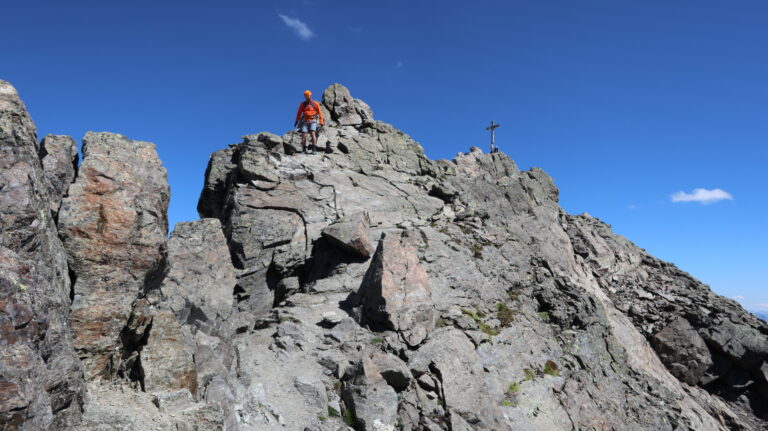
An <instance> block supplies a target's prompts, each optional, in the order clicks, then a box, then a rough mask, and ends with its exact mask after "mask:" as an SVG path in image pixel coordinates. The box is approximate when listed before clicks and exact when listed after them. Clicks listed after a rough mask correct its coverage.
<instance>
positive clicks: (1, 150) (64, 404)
mask: <svg viewBox="0 0 768 431" xmlns="http://www.w3.org/2000/svg"><path fill="white" fill-rule="evenodd" d="M36 139H37V132H36V131H35V126H34V124H33V123H32V120H31V118H30V117H29V115H28V114H27V111H26V108H25V107H24V104H23V103H22V102H21V100H20V99H19V97H18V94H17V93H16V90H15V89H14V88H13V87H12V86H11V85H10V84H9V83H7V82H5V81H0V429H3V430H15V429H23V430H27V429H28V430H34V429H65V428H67V427H70V426H72V425H73V424H76V423H77V422H78V421H79V418H80V413H81V409H82V404H83V396H84V392H85V384H84V381H83V375H82V369H81V366H80V362H79V361H78V360H77V356H76V355H75V352H74V350H73V348H72V332H71V330H70V328H69V325H68V322H67V318H68V315H69V302H70V301H69V287H70V280H69V276H68V272H67V262H66V258H65V255H64V249H63V248H62V246H61V242H60V241H59V238H58V237H57V235H56V227H55V225H54V222H53V219H52V217H51V211H50V209H51V208H52V207H55V205H54V201H53V200H52V199H51V197H50V196H51V195H50V193H49V191H48V180H47V176H48V172H44V171H43V169H42V165H41V163H40V160H39V159H38V154H37V145H36Z"/></svg>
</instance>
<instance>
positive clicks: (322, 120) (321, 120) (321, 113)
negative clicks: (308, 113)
mask: <svg viewBox="0 0 768 431" xmlns="http://www.w3.org/2000/svg"><path fill="white" fill-rule="evenodd" d="M315 108H317V115H319V116H320V124H323V125H324V124H325V120H324V119H323V110H322V109H320V104H319V103H317V102H315Z"/></svg>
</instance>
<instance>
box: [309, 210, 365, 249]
mask: <svg viewBox="0 0 768 431" xmlns="http://www.w3.org/2000/svg"><path fill="white" fill-rule="evenodd" d="M369 224H370V221H369V220H368V217H367V216H365V215H364V214H355V215H353V216H350V217H348V218H346V219H343V220H340V221H338V222H336V223H333V224H331V225H330V226H328V227H326V228H325V229H323V231H322V232H323V236H325V237H326V238H329V239H330V240H331V241H332V242H333V243H334V244H337V245H338V246H340V247H341V248H342V249H344V250H347V251H348V252H350V253H353V254H355V255H358V256H360V257H363V258H367V257H370V256H371V254H373V251H374V248H373V245H372V244H371V241H370V240H369V239H368V226H369Z"/></svg>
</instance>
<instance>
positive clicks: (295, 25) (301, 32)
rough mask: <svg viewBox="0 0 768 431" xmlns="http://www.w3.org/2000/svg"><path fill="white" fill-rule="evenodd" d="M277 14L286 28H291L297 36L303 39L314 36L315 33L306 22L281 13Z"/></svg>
mask: <svg viewBox="0 0 768 431" xmlns="http://www.w3.org/2000/svg"><path fill="white" fill-rule="evenodd" d="M277 16H279V17H280V19H282V20H283V22H284V23H285V25H287V26H288V28H290V29H291V30H293V32H294V33H296V36H299V38H301V39H304V40H309V39H312V38H313V37H315V33H314V32H313V31H312V30H310V29H309V27H308V26H307V24H306V23H304V22H303V21H302V20H300V19H298V18H291V17H289V16H285V15H283V14H277Z"/></svg>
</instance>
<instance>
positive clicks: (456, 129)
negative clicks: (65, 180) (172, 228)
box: [0, 0, 768, 309]
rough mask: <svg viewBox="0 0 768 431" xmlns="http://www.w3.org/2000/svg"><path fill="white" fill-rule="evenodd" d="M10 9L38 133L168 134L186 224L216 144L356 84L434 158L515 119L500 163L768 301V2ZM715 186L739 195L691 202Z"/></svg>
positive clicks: (274, 124)
mask: <svg viewBox="0 0 768 431" xmlns="http://www.w3.org/2000/svg"><path fill="white" fill-rule="evenodd" d="M2 10H3V18H4V19H3V24H2V26H0V36H2V40H3V53H2V55H1V56H0V78H2V79H6V80H8V81H10V82H11V83H13V84H14V85H15V86H16V87H17V88H18V90H19V91H20V93H21V95H22V97H23V99H24V100H25V102H26V103H27V106H28V108H29V110H30V111H31V114H32V116H33V118H34V120H35V122H36V123H37V126H38V131H39V133H40V135H41V136H42V135H44V134H46V133H59V134H69V135H72V136H74V137H75V138H76V139H81V138H82V136H83V135H84V133H85V132H86V131H88V130H95V131H112V132H117V133H122V134H125V135H127V136H129V137H131V138H133V139H141V140H148V141H152V142H155V143H157V145H158V149H159V153H160V156H161V158H162V160H163V162H164V164H165V166H166V167H167V169H168V175H169V180H170V184H171V188H172V194H173V197H172V202H171V210H170V219H171V224H172V225H173V224H174V223H176V222H179V221H184V220H191V219H195V218H197V214H196V212H195V206H196V202H197V197H198V194H199V192H200V189H201V187H202V182H203V173H204V170H205V166H206V163H207V161H208V156H209V154H210V153H211V152H213V151H215V150H218V149H221V148H224V147H226V146H227V145H228V144H231V143H236V142H239V141H240V136H242V135H244V134H247V133H254V132H259V131H262V130H269V131H272V132H275V133H278V134H282V133H283V132H285V131H286V130H288V128H289V127H291V125H292V122H293V116H294V113H295V109H296V106H297V104H298V103H299V101H300V100H301V93H302V91H303V90H305V89H311V90H313V91H314V92H315V93H319V92H321V91H322V90H323V89H324V88H325V87H326V86H327V85H329V84H331V83H333V82H340V83H342V84H344V85H346V86H348V87H349V88H350V90H351V91H352V94H353V96H355V97H358V98H361V99H363V100H365V101H366V102H368V103H369V104H370V105H371V107H372V108H373V110H374V114H375V117H376V118H377V119H380V120H383V121H386V122H389V123H392V124H394V125H395V126H396V127H398V128H400V129H402V130H404V131H406V132H407V133H409V134H411V135H412V136H413V137H414V138H415V139H416V140H418V141H419V142H421V144H422V145H423V146H424V148H425V150H426V153H427V155H429V156H430V157H431V158H450V157H453V156H454V155H455V153H456V152H458V151H466V150H467V149H468V148H469V147H470V146H471V145H479V146H482V147H484V148H485V147H486V145H487V141H488V136H487V134H486V133H487V132H485V131H484V130H483V127H484V126H485V125H486V124H487V123H488V122H490V120H496V121H497V122H500V123H501V124H502V127H501V128H500V129H498V134H497V139H498V143H499V145H500V146H501V148H502V149H503V151H505V152H506V153H507V154H509V155H510V156H512V158H514V159H515V160H516V161H517V162H518V164H519V165H520V167H522V168H524V169H527V168H529V167H531V166H539V167H542V168H543V169H544V170H546V171H547V172H548V173H549V174H550V175H551V176H552V177H554V179H555V181H556V184H557V185H558V186H559V188H560V191H561V195H560V196H561V204H562V206H563V207H564V208H565V209H566V210H567V211H569V212H571V213H581V212H585V211H586V212H589V213H590V214H592V215H594V216H596V217H598V218H600V219H602V220H604V221H606V222H608V223H609V224H611V225H613V227H614V229H615V230H616V231H617V232H618V233H620V234H622V235H624V236H626V237H628V238H629V239H631V240H632V241H634V242H635V243H636V244H638V245H639V246H641V247H643V248H645V249H647V250H648V251H649V252H650V253H652V254H654V255H656V256H658V257H660V258H662V259H665V260H669V261H672V262H674V263H675V264H677V265H678V266H679V267H681V268H682V269H684V270H686V271H689V272H690V273H692V274H693V275H694V276H696V277H697V278H699V279H701V280H703V281H704V282H706V283H708V284H710V285H711V286H712V287H713V288H714V289H715V290H716V291H717V292H718V293H721V294H723V295H726V296H729V297H736V298H737V299H739V300H740V301H741V302H742V303H744V304H745V305H747V307H748V308H750V309H768V282H767V281H766V280H768V245H767V244H768V229H766V226H765V225H766V222H765V219H766V214H768V203H766V197H767V195H768V194H767V193H766V188H768V174H766V166H765V165H766V162H768V151H767V150H766V143H767V142H768V78H766V77H768V25H766V23H767V22H768V2H766V1H764V0H753V1H749V0H745V1H741V0H740V1H734V2H725V1H706V0H705V1H693V0H688V1H686V0H681V1H668V0H664V1H655V0H650V1H649V0H643V1H615V0H604V1H590V0H584V1H573V0H567V1H549V0H528V1H475V2H459V1H453V2H444V1H443V2H427V1H394V2H393V1H386V2H369V1H343V2H342V1H319V0H318V1H316V0H306V1H290V0H280V1H223V2H210V1H206V2H202V1H162V2H158V1H152V2H149V1H143V0H139V1H131V2H112V1H106V2H105V1H83V0H70V1H66V2H62V1H39V0H25V1H15V2H6V3H5V4H3V6H2ZM280 15H283V17H284V18H285V19H284V18H282V17H281V16H280ZM296 20H298V21H296ZM289 24H291V25H293V27H291V26H290V25H289ZM302 25H303V26H305V27H306V28H304V29H302ZM697 188H702V189H706V190H708V191H710V192H711V191H712V190H715V189H720V190H722V191H723V192H725V193H727V194H728V195H729V196H730V197H732V199H725V200H720V201H718V202H714V203H710V204H702V203H699V202H695V201H693V202H672V199H671V195H673V194H674V193H676V192H685V193H687V194H691V193H693V190H694V189H697ZM714 193H715V194H717V193H720V195H721V196H722V195H723V193H722V192H714ZM705 195H706V193H705ZM758 304H763V305H758Z"/></svg>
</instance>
